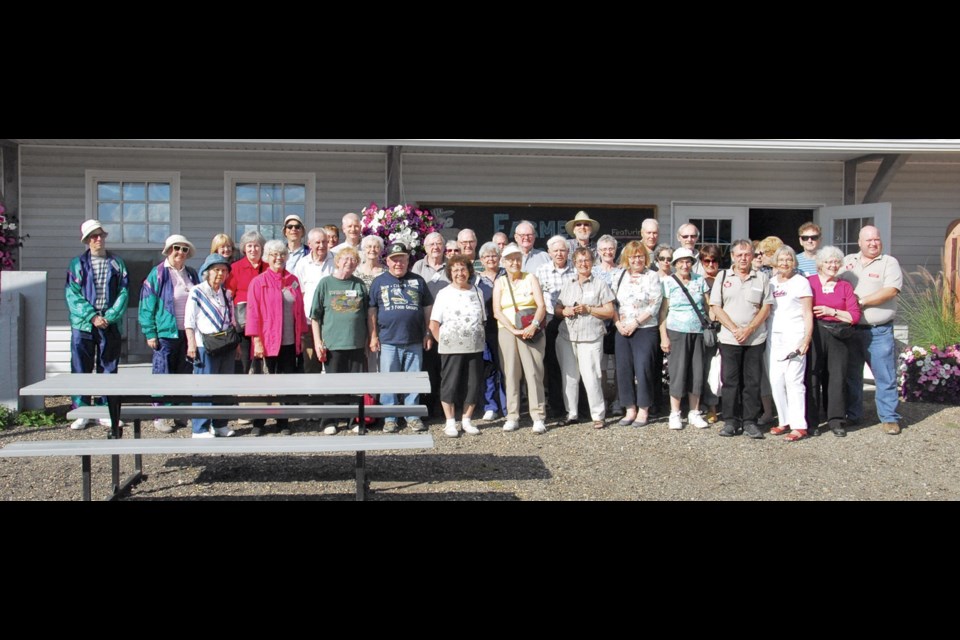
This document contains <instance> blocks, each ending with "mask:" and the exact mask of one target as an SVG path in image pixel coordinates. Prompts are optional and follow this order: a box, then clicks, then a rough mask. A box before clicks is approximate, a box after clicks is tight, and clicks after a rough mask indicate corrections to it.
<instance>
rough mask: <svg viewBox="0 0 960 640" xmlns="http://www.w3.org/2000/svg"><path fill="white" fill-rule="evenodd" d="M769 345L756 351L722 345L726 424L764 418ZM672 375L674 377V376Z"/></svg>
mask: <svg viewBox="0 0 960 640" xmlns="http://www.w3.org/2000/svg"><path fill="white" fill-rule="evenodd" d="M765 350H766V344H758V345H755V346H752V347H744V346H740V345H729V344H721V345H720V365H721V368H722V376H721V377H722V378H723V389H722V390H721V391H720V398H721V401H722V402H723V417H724V420H731V421H732V422H734V423H735V424H742V423H744V422H754V423H756V421H757V419H758V418H759V417H760V411H761V408H762V407H761V404H760V377H761V376H762V375H763V354H764V351H765ZM671 375H672V374H671Z"/></svg>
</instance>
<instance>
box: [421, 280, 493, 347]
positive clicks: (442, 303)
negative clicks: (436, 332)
mask: <svg viewBox="0 0 960 640" xmlns="http://www.w3.org/2000/svg"><path fill="white" fill-rule="evenodd" d="M430 320H436V321H437V322H439V323H440V344H439V345H438V351H439V353H440V354H441V355H446V354H453V353H477V352H480V351H483V345H484V324H485V323H486V321H487V313H486V311H485V310H484V306H483V297H482V294H481V293H480V292H479V290H478V289H477V288H476V287H470V288H469V289H467V290H466V291H461V290H460V289H456V288H454V287H445V288H443V289H441V290H440V292H439V293H437V297H436V300H434V302H433V312H432V314H431V316H430Z"/></svg>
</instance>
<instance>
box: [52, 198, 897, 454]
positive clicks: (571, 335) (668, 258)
mask: <svg viewBox="0 0 960 640" xmlns="http://www.w3.org/2000/svg"><path fill="white" fill-rule="evenodd" d="M283 228H284V237H285V241H280V240H271V241H269V242H267V241H265V239H264V237H263V236H262V235H261V234H260V233H258V232H255V231H254V232H248V233H246V234H244V235H243V236H242V237H241V238H240V240H239V243H238V244H237V245H234V243H233V241H232V240H231V238H230V237H229V236H226V235H224V234H221V235H218V236H216V237H215V238H214V239H213V242H212V244H211V247H210V253H209V255H208V256H207V257H206V258H205V259H204V261H203V264H202V266H201V267H200V269H199V271H197V270H194V269H193V268H191V267H189V266H187V265H186V262H187V261H188V260H190V259H191V258H193V257H194V255H195V254H196V248H195V246H194V245H193V244H192V243H191V242H190V241H189V240H188V239H187V238H185V237H183V236H181V235H173V236H170V237H169V238H167V240H166V242H165V243H164V250H163V255H164V261H163V262H162V263H160V264H159V265H157V266H156V267H155V268H153V269H152V270H151V271H150V273H149V275H148V276H147V278H146V279H145V281H144V282H143V285H142V289H141V295H140V305H139V322H140V327H141V330H142V332H143V334H144V335H145V337H146V340H147V344H148V345H149V347H150V348H151V349H152V351H153V373H154V374H157V375H164V374H187V373H193V374H211V373H220V374H226V373H243V374H257V373H261V372H263V371H266V372H269V373H296V372H305V373H320V372H326V373H328V374H337V373H359V372H362V371H370V372H377V371H383V372H399V371H423V370H425V371H428V372H430V374H431V375H430V377H431V386H432V390H433V393H431V394H430V396H428V398H427V399H426V401H427V403H428V404H433V403H435V404H436V405H438V406H439V408H440V409H441V410H442V414H443V416H444V419H445V425H444V430H443V431H444V434H445V435H447V436H449V437H458V436H459V435H460V433H461V431H462V432H465V433H467V434H471V435H476V434H479V433H480V431H479V429H478V428H477V426H476V425H475V424H474V419H475V418H474V413H475V411H476V410H477V407H482V411H483V414H482V418H481V420H484V421H491V420H495V419H500V418H505V422H504V424H503V430H504V431H508V432H509V431H515V430H517V429H518V428H519V423H520V411H521V401H522V396H524V395H525V397H526V403H527V411H528V413H529V416H530V418H531V420H532V422H533V425H532V429H533V432H534V433H538V434H542V433H545V432H546V431H547V424H546V423H547V421H548V420H549V419H551V418H553V419H556V421H557V424H558V425H559V426H565V425H568V424H573V423H578V422H580V420H581V413H586V414H588V415H589V422H590V423H591V424H592V426H593V427H594V428H596V429H603V428H604V427H605V426H606V422H605V421H606V418H607V414H608V406H607V402H606V398H605V394H604V387H605V386H607V387H610V386H612V387H613V388H614V389H615V393H614V395H615V396H616V398H615V400H614V402H613V406H612V408H611V412H613V413H614V414H617V415H622V416H623V417H622V419H621V420H620V421H619V424H620V425H622V426H635V427H642V426H645V425H647V424H648V423H649V422H650V421H651V420H652V419H654V418H655V417H657V415H658V413H659V411H660V409H661V408H664V409H665V408H666V406H667V399H666V398H664V397H662V396H663V395H664V385H663V381H664V368H663V362H664V358H666V362H667V366H666V373H667V376H668V379H669V386H668V388H667V394H668V395H669V400H668V402H669V420H668V426H669V428H670V429H682V428H683V426H684V420H683V418H684V416H683V410H682V407H683V403H684V401H686V405H687V413H686V422H687V423H688V424H690V425H692V426H694V427H697V428H707V427H709V426H710V425H711V424H712V423H715V422H717V421H718V420H719V419H720V416H721V415H722V419H723V423H724V424H723V428H722V429H721V431H720V435H721V436H736V435H739V434H741V433H745V434H746V435H748V436H749V437H751V438H758V439H759V438H763V437H764V432H763V430H762V429H761V428H762V427H764V426H767V425H768V424H772V422H773V421H774V408H775V411H776V415H777V416H778V417H779V420H778V421H777V423H776V426H775V427H773V428H772V429H770V433H772V434H778V435H779V434H786V438H787V440H789V441H796V440H800V439H803V438H805V437H807V436H808V434H809V433H810V432H811V430H815V429H817V427H818V426H819V425H820V423H821V421H820V411H821V409H823V410H825V411H826V421H827V423H828V425H829V428H830V429H831V430H832V432H833V433H834V434H835V435H837V436H844V435H846V432H845V429H846V427H847V426H849V425H851V424H857V423H858V422H859V421H860V420H861V419H862V416H863V408H862V401H863V395H862V393H863V391H862V389H863V382H862V372H863V364H864V362H865V361H866V362H868V363H869V364H870V366H871V369H872V370H873V372H874V376H875V378H876V382H877V410H878V414H879V416H880V419H881V422H882V428H883V429H884V431H886V432H887V433H890V434H896V433H899V430H900V426H899V418H900V417H899V416H898V415H897V414H896V408H897V401H898V399H897V388H896V375H895V355H894V345H893V331H892V321H893V318H894V316H895V314H896V296H897V294H898V293H899V290H900V287H901V284H902V275H901V273H900V268H899V264H898V263H897V261H896V259H894V258H892V257H891V256H889V255H884V254H883V252H882V243H881V242H880V236H879V233H878V231H877V230H876V228H874V227H869V226H868V227H864V228H863V229H862V230H861V232H860V238H859V244H860V252H859V253H856V254H852V255H849V256H846V257H844V255H843V254H842V252H840V251H839V250H838V249H837V248H835V247H820V244H821V232H820V229H819V227H818V226H817V225H815V224H813V223H807V224H805V225H803V226H802V227H801V228H800V235H799V237H800V243H801V246H803V247H804V251H803V252H802V253H801V254H800V255H799V256H798V255H796V254H795V252H794V250H793V249H791V248H790V247H789V246H787V245H784V244H783V243H782V242H781V241H780V240H779V239H777V238H767V239H765V240H763V241H761V242H759V243H756V245H755V244H754V243H752V242H751V241H750V240H736V241H734V242H733V243H732V244H731V245H730V257H731V260H732V265H731V267H730V268H729V269H721V264H720V262H721V259H722V251H721V248H720V247H718V246H717V245H710V244H700V243H699V239H700V237H699V231H698V230H697V228H696V227H695V226H694V225H692V224H684V225H682V226H681V227H680V228H679V229H678V232H677V242H678V246H677V248H675V249H674V248H673V247H671V246H669V245H665V244H660V243H659V225H658V223H657V221H656V220H655V219H648V220H645V221H644V222H643V224H642V228H641V230H642V239H641V240H639V241H632V242H629V243H627V244H626V245H625V246H624V247H623V248H622V251H620V253H619V258H618V257H617V253H618V249H620V247H619V245H618V242H617V240H616V239H615V238H613V237H612V236H609V235H604V236H601V237H599V238H598V239H597V240H596V242H595V243H594V238H596V237H597V236H598V234H599V230H600V224H599V222H597V221H596V220H593V219H591V218H590V216H589V215H588V214H587V213H586V212H580V213H578V214H577V215H576V217H575V218H574V219H573V220H571V221H569V223H568V224H567V225H566V231H567V236H559V235H558V236H554V237H552V238H549V239H548V240H547V243H546V247H547V251H543V250H540V249H536V248H535V247H534V245H535V243H536V239H537V236H536V227H535V225H534V224H533V223H531V222H528V221H523V222H521V223H520V224H518V225H517V226H516V229H515V235H514V242H513V243H509V242H508V240H509V239H508V238H507V236H506V235H505V234H503V233H498V234H496V235H495V236H494V237H493V238H492V239H491V241H490V242H487V243H485V244H483V245H481V246H479V247H478V239H477V237H476V234H475V233H474V232H473V231H472V230H470V229H464V230H462V231H461V232H460V233H459V235H458V238H457V240H456V241H455V246H450V245H449V243H448V242H447V241H446V240H445V239H444V238H443V236H442V235H440V234H439V233H435V234H431V235H429V236H427V237H426V238H425V239H424V249H425V251H426V257H425V258H424V259H423V260H420V261H418V262H417V263H415V264H413V265H411V264H410V262H411V260H410V250H409V248H408V247H406V246H405V245H403V244H402V243H393V244H391V245H390V246H388V247H386V248H385V247H384V243H383V240H382V239H380V238H379V237H376V236H366V237H363V236H362V234H361V227H360V220H359V217H357V216H356V215H355V214H348V215H347V216H345V217H344V219H343V221H342V227H341V228H342V231H343V242H342V243H341V242H340V234H339V229H337V228H336V227H335V226H334V227H332V228H331V227H318V228H315V229H312V230H310V231H309V232H307V231H306V229H305V227H304V224H303V221H302V220H301V219H300V217H299V216H296V215H291V216H288V217H287V218H286V219H285V220H284V223H283ZM106 239H107V233H106V231H105V230H104V229H103V227H102V225H101V224H100V223H99V222H98V221H96V220H88V221H87V222H85V223H84V224H83V226H82V228H81V241H82V242H83V243H84V244H86V245H87V246H88V250H87V251H86V252H85V253H84V254H83V255H81V256H79V257H78V258H76V259H75V260H74V261H73V263H72V264H71V266H70V270H69V273H68V277H67V285H66V299H67V305H68V308H69V311H70V317H71V327H72V330H73V353H72V356H73V357H72V371H73V372H75V373H89V372H91V371H94V370H96V371H98V372H100V373H112V372H115V371H116V369H117V363H118V361H119V345H120V336H121V334H122V330H123V326H122V324H123V315H124V312H125V309H126V306H127V301H128V295H129V294H128V291H127V289H128V285H129V276H128V274H127V270H126V267H125V265H124V263H123V261H122V260H121V259H120V258H119V257H117V256H116V255H114V254H111V253H109V252H107V251H106ZM304 240H306V242H304ZM237 251H239V254H240V258H239V259H237V260H235V259H234V258H235V253H236V252H237ZM756 261H758V262H756ZM232 333H236V334H237V338H238V344H236V346H235V348H228V349H214V348H213V347H210V344H212V343H213V341H212V339H211V336H216V337H219V338H221V339H222V337H223V336H225V335H230V334H232ZM611 360H612V364H613V366H610V364H611ZM611 373H612V374H613V378H614V379H613V380H610V379H608V378H609V377H610V375H609V374H611ZM523 381H525V385H522V382H523ZM581 389H582V391H583V395H584V396H585V398H581ZM582 399H583V400H585V405H584V408H583V409H581V400H582ZM91 400H92V399H91V398H79V397H78V398H74V404H75V405H76V406H80V405H83V404H89V403H90V402H91ZM418 400H419V398H418V396H417V394H409V395H406V396H404V397H402V398H397V397H394V396H390V395H383V396H381V398H380V402H381V403H382V404H385V405H391V406H399V405H406V406H411V405H414V404H417V402H418ZM458 409H459V416H460V418H459V420H458V418H457V416H458ZM704 409H705V410H706V412H704ZM550 414H552V415H550ZM401 419H402V420H403V422H404V424H405V426H407V427H409V428H410V429H411V430H413V431H424V430H426V429H427V427H426V425H425V424H424V422H423V421H422V420H421V419H420V418H418V417H414V416H409V417H403V416H397V417H388V418H386V419H385V420H384V427H383V429H384V431H385V432H387V433H391V432H396V431H398V430H399V429H400V428H401V426H400V420H401ZM88 425H89V422H88V421H86V420H83V419H79V420H77V421H75V422H74V423H73V424H72V425H71V428H73V429H78V430H79V429H84V428H86V427H87V426H88ZM177 426H178V425H176V424H175V423H171V422H169V421H163V420H157V421H155V427H156V428H157V429H158V430H159V431H161V432H164V433H170V432H172V431H173V430H175V429H176V427H177ZM322 427H323V426H322ZM277 428H278V429H279V431H280V433H281V434H285V435H286V434H290V433H291V430H290V425H289V423H288V422H286V421H283V420H279V421H278V425H277ZM192 431H193V437H196V438H211V437H230V436H233V435H235V433H234V431H233V430H232V429H231V428H230V427H229V425H228V424H227V423H226V421H211V420H206V419H195V420H194V421H193V424H192ZM323 431H324V433H325V434H328V435H334V434H336V433H337V425H336V424H327V425H326V426H325V427H323ZM265 432H266V424H265V421H254V423H253V429H252V434H253V435H261V434H262V433H265Z"/></svg>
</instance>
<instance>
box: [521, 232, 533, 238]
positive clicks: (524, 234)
mask: <svg viewBox="0 0 960 640" xmlns="http://www.w3.org/2000/svg"><path fill="white" fill-rule="evenodd" d="M517 237H518V238H536V237H537V236H536V235H534V234H532V233H518V234H517Z"/></svg>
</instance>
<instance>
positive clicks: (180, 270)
mask: <svg viewBox="0 0 960 640" xmlns="http://www.w3.org/2000/svg"><path fill="white" fill-rule="evenodd" d="M196 252H197V251H196V249H195V248H194V246H193V244H192V243H191V242H190V241H189V240H187V239H186V238H184V237H183V236H181V235H172V236H170V237H169V238H167V241H166V242H165V243H164V246H163V255H164V256H166V260H164V261H163V262H162V263H160V264H159V265H157V266H156V268H154V269H153V270H151V271H150V274H149V275H148V276H147V279H146V280H144V281H143V287H142V289H141V290H140V311H139V318H140V330H141V331H143V335H145V336H146V337H147V345H148V346H149V347H150V348H151V349H153V373H154V374H155V375H157V374H167V373H174V374H176V373H183V374H189V373H193V367H192V366H191V364H190V363H189V362H187V334H186V325H185V324H184V318H185V316H186V309H187V299H188V298H189V297H190V291H191V290H192V289H193V288H194V287H195V286H197V285H198V284H200V276H199V275H198V274H197V271H196V269H193V268H192V267H188V266H187V260H189V259H190V258H192V257H193V256H194V254H196ZM153 424H154V427H156V429H157V430H158V431H160V432H161V433H172V432H173V427H171V426H170V425H169V424H168V423H167V422H166V421H164V420H155V421H154V423H153Z"/></svg>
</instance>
